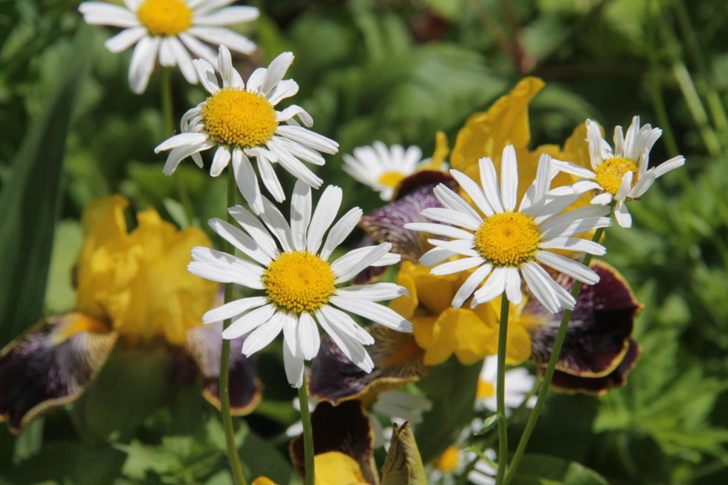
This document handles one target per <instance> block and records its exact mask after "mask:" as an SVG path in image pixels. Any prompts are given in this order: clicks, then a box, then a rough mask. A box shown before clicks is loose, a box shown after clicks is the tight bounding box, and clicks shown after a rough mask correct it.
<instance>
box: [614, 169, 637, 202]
mask: <svg viewBox="0 0 728 485" xmlns="http://www.w3.org/2000/svg"><path fill="white" fill-rule="evenodd" d="M633 178H634V172H627V173H626V174H624V176H623V177H622V183H621V184H620V186H619V190H618V191H617V193H616V194H615V195H614V200H617V201H620V200H625V199H626V198H627V194H628V193H629V191H630V190H632V179H633Z"/></svg>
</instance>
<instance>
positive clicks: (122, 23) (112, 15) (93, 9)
mask: <svg viewBox="0 0 728 485" xmlns="http://www.w3.org/2000/svg"><path fill="white" fill-rule="evenodd" d="M78 11H79V12H81V13H82V14H83V20H84V21H85V22H86V23H87V24H91V25H110V26H112V27H123V28H127V27H136V26H138V25H139V20H138V19H137V17H136V15H134V13H132V12H130V11H129V10H127V9H125V8H123V7H120V6H118V5H112V4H109V3H106V2H83V3H82V4H81V5H79V6H78Z"/></svg>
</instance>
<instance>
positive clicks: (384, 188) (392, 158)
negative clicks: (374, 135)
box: [344, 141, 431, 200]
mask: <svg viewBox="0 0 728 485" xmlns="http://www.w3.org/2000/svg"><path fill="white" fill-rule="evenodd" d="M430 163H431V160H430V159H429V158H428V159H425V160H423V159H422V150H421V149H420V148H419V147H417V146H410V147H408V148H406V149H405V148H404V147H403V146H402V145H392V146H391V147H387V145H385V144H384V143H382V142H381V141H375V142H374V144H373V145H372V146H362V147H357V148H355V149H354V152H353V155H349V154H346V155H344V171H345V172H346V173H348V174H349V175H351V176H352V177H353V178H354V179H356V180H357V181H358V182H360V183H362V184H364V185H367V186H369V187H371V188H372V189H374V190H375V191H377V192H379V196H380V197H381V198H382V200H391V199H392V196H393V195H394V189H396V188H397V186H398V185H399V183H400V182H401V181H402V180H403V179H404V178H406V177H407V176H409V175H412V174H413V173H414V172H416V171H417V169H419V168H421V167H423V166H425V165H428V164H430Z"/></svg>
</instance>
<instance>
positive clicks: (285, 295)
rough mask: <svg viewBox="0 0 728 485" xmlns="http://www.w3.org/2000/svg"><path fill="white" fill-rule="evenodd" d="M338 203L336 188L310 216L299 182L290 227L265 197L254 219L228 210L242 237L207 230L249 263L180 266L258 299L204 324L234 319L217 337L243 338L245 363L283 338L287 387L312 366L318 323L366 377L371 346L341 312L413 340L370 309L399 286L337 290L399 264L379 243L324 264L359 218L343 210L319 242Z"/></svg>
mask: <svg viewBox="0 0 728 485" xmlns="http://www.w3.org/2000/svg"><path fill="white" fill-rule="evenodd" d="M341 198H342V192H341V189H340V188H339V187H334V186H329V187H327V188H326V190H325V191H324V192H323V194H322V195H321V199H320V200H319V202H318V205H317V206H316V209H315V210H313V211H312V203H311V187H309V186H308V185H306V184H305V183H303V182H301V181H300V180H299V181H298V182H296V185H295V187H294V189H293V196H292V200H291V221H290V225H289V223H288V221H286V219H285V217H284V216H283V214H281V212H280V211H279V210H278V209H277V208H276V207H275V205H273V203H271V202H270V201H269V200H268V199H266V198H265V197H263V205H264V211H263V213H262V214H261V216H260V218H258V217H256V216H254V215H253V214H251V213H250V212H248V211H247V210H245V209H244V208H242V207H240V206H235V207H231V208H230V209H228V211H229V212H230V214H231V215H232V216H233V217H234V218H235V220H236V221H237V222H238V224H240V226H241V227H242V228H243V230H240V229H238V228H237V227H235V226H233V225H231V224H228V223H227V222H224V221H222V220H220V219H211V220H210V227H212V229H213V230H214V231H215V232H216V233H218V234H219V235H220V236H221V237H222V238H224V239H225V240H227V241H228V242H230V243H231V244H232V245H233V246H235V247H236V248H237V249H238V250H240V251H241V252H242V253H244V254H245V255H246V256H248V257H249V258H251V259H252V260H253V261H252V262H251V261H247V260H244V259H241V258H238V257H236V256H233V255H230V254H226V253H223V252H220V251H216V250H214V249H210V248H205V247H196V248H194V249H193V250H192V259H193V260H194V261H193V262H191V263H190V264H189V265H188V269H189V271H190V272H191V273H193V274H196V275H197V276H201V277H203V278H206V279H209V280H212V281H217V282H220V283H235V284H239V285H242V286H245V287H247V288H251V289H253V290H261V291H263V293H264V295H263V296H252V297H247V298H242V299H240V300H235V301H232V302H229V303H226V304H225V305H223V306H221V307H219V308H215V309H214V310H210V311H209V312H207V313H206V314H205V315H204V316H203V322H204V323H208V322H216V321H220V320H224V319H227V318H233V322H232V324H231V325H230V327H229V328H228V329H227V330H225V331H224V332H223V338H226V339H235V338H238V337H241V336H243V335H246V334H249V335H248V336H247V338H246V339H245V343H244V344H243V349H242V351H243V353H244V354H245V355H246V356H250V355H252V354H254V353H255V352H257V351H259V350H261V349H262V348H264V347H265V346H266V345H268V344H269V343H270V342H271V341H272V340H273V339H274V338H276V336H277V335H278V334H279V333H280V332H281V331H283V336H284V341H285V344H284V345H283V362H284V364H285V368H286V374H287V376H288V381H289V382H290V384H291V385H292V386H294V387H300V386H301V382H302V380H303V368H304V360H311V359H313V358H314V357H316V354H317V353H318V350H319V345H320V338H319V332H318V329H317V327H316V320H318V323H319V324H320V325H321V327H322V328H323V329H324V331H326V333H328V334H329V335H330V336H331V338H332V339H333V341H334V342H335V343H336V345H338V346H339V348H340V349H341V351H342V352H343V353H344V354H345V355H346V356H347V357H348V358H349V359H350V360H351V361H352V362H353V363H354V364H356V365H357V366H358V367H359V368H360V369H362V370H363V371H365V372H371V371H372V369H373V368H374V363H373V362H372V359H371V357H370V356H369V354H368V353H367V351H366V350H365V349H364V345H371V344H373V343H374V338H373V337H372V336H371V335H370V334H369V333H368V332H366V331H365V330H364V329H363V328H361V327H360V326H359V325H357V323H356V322H355V321H354V320H353V319H352V318H351V317H350V316H349V315H348V314H347V313H345V312H350V313H354V314H356V315H359V316H361V317H363V318H365V319H367V320H371V321H373V322H376V323H379V324H381V325H385V326H387V327H390V328H392V329H394V330H397V331H400V332H411V331H412V324H411V323H410V322H408V321H407V320H405V319H404V318H402V317H401V316H400V315H399V314H397V313H396V312H395V311H394V310H392V309H390V308H388V307H386V306H384V305H380V304H378V303H375V302H377V301H386V300H392V299H394V298H398V297H399V296H402V295H405V294H407V290H405V289H404V288H403V287H401V286H399V285H396V284H394V283H376V284H372V285H362V286H354V287H350V288H339V287H338V285H340V284H342V283H345V282H347V281H349V280H351V279H352V278H354V277H355V276H356V275H357V274H359V272H361V271H362V270H364V269H365V268H368V267H369V266H388V265H391V264H396V263H398V262H399V260H400V256H399V255H398V254H392V253H390V252H389V250H390V249H391V247H392V245H391V244H390V243H383V244H380V245H378V246H368V247H363V248H357V249H354V250H351V251H349V252H348V253H346V254H344V255H343V256H341V257H340V258H338V259H337V260H335V261H334V262H332V263H329V262H328V260H329V258H330V257H331V254H332V252H333V251H334V249H336V247H337V246H339V244H341V243H342V242H343V241H344V239H346V237H347V236H348V235H349V233H351V231H352V230H353V229H354V228H355V227H356V225H357V223H358V222H359V219H361V216H362V211H361V209H359V208H358V207H355V208H353V209H351V210H350V211H349V212H347V213H346V214H345V215H344V216H343V217H342V218H341V219H339V221H338V222H337V223H336V224H334V225H333V227H331V230H330V231H329V232H328V235H327V236H326V240H325V241H324V233H326V231H327V230H328V229H329V227H330V226H331V223H332V222H333V220H334V218H335V217H336V214H337V212H338V210H339V206H340V205H341ZM312 212H313V214H312ZM271 234H272V235H273V236H275V239H274V237H273V236H272V235H271ZM276 240H277V242H276ZM322 243H323V244H322ZM342 310H343V311H342Z"/></svg>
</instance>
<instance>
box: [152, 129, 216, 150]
mask: <svg viewBox="0 0 728 485" xmlns="http://www.w3.org/2000/svg"><path fill="white" fill-rule="evenodd" d="M205 141H207V134H206V133H180V134H179V135H174V136H173V137H171V138H168V139H167V140H165V141H163V142H162V143H160V144H159V145H157V147H156V148H155V149H154V153H159V152H162V151H165V150H170V149H172V148H177V147H181V146H183V145H199V144H200V143H204V142H205Z"/></svg>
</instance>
